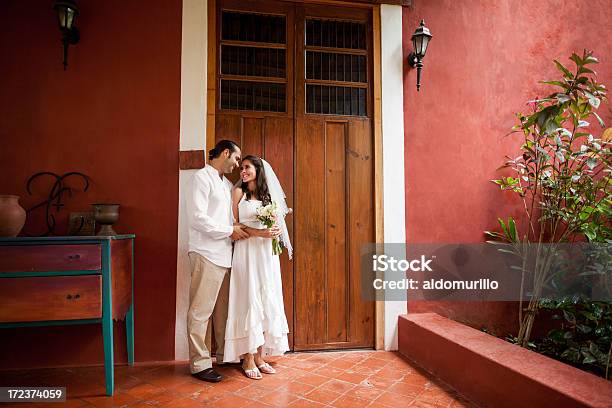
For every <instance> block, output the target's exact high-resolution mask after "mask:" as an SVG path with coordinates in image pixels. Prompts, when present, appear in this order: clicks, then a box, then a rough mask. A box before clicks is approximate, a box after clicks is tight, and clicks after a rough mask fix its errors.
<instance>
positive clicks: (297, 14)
mask: <svg viewBox="0 0 612 408" xmlns="http://www.w3.org/2000/svg"><path fill="white" fill-rule="evenodd" d="M371 13H372V11H371V10H370V9H366V8H364V9H346V8H344V7H342V8H338V7H332V6H328V5H325V6H321V5H305V4H301V3H293V2H283V1H275V2H267V1H266V2H264V1H256V2H255V1H253V2H248V1H235V0H224V1H220V2H219V3H217V15H216V28H217V54H216V61H217V64H216V65H217V66H216V70H217V71H216V112H215V138H216V139H217V140H221V139H230V140H234V141H235V142H236V143H238V144H239V145H240V147H241V150H242V154H243V156H245V155H247V154H254V155H257V156H260V157H263V158H265V159H266V160H267V161H268V162H270V164H271V165H272V166H273V168H274V169H275V171H276V173H277V175H278V177H279V179H280V181H281V183H282V185H283V188H284V190H285V193H286V195H287V201H288V204H289V206H290V207H291V208H293V213H292V214H291V215H289V216H288V217H287V224H288V228H289V233H290V235H291V237H292V244H293V247H294V251H295V252H294V258H293V260H291V261H290V260H289V259H288V258H287V254H283V255H282V256H281V268H282V278H283V292H284V301H285V312H286V315H287V320H288V323H289V327H290V331H291V333H290V336H289V339H290V344H291V346H292V348H293V349H294V350H313V349H341V348H356V347H373V346H374V303H373V302H371V301H367V300H364V299H362V297H361V281H360V250H361V246H362V245H363V244H366V243H369V242H373V241H374V175H373V171H374V167H373V132H372V112H373V98H372V82H373V81H372V17H371ZM232 176H233V177H234V180H237V178H238V172H236V174H234V175H232Z"/></svg>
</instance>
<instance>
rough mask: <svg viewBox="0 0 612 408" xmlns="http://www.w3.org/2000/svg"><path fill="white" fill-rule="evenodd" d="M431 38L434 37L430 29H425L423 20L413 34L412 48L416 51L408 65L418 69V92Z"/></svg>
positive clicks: (409, 59) (410, 56)
mask: <svg viewBox="0 0 612 408" xmlns="http://www.w3.org/2000/svg"><path fill="white" fill-rule="evenodd" d="M431 37H433V36H432V35H431V33H430V32H429V28H427V27H425V20H421V24H420V25H419V27H418V28H417V29H416V30H414V34H412V47H413V50H414V51H412V52H411V53H410V55H409V56H408V64H410V66H411V67H412V68H414V67H416V69H417V85H416V86H417V91H419V90H420V89H421V69H422V68H423V58H425V53H426V52H427V46H428V45H429V40H431Z"/></svg>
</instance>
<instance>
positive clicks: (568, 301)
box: [537, 296, 612, 379]
mask: <svg viewBox="0 0 612 408" xmlns="http://www.w3.org/2000/svg"><path fill="white" fill-rule="evenodd" d="M540 307H541V308H542V309H546V310H550V311H552V312H553V313H554V314H553V319H556V320H559V321H560V322H561V324H560V327H559V328H556V329H553V330H551V331H550V332H549V333H548V335H547V336H546V337H544V338H543V339H542V340H541V341H538V342H537V348H538V350H539V351H540V352H541V353H543V354H546V355H548V356H551V357H553V358H556V359H558V360H561V361H565V362H567V363H569V364H571V365H574V366H577V367H579V368H586V369H588V370H589V371H593V372H595V373H597V374H599V375H601V376H603V377H604V378H606V379H609V378H610V374H611V373H610V368H611V364H612V360H611V358H612V303H610V302H593V301H590V300H589V299H586V298H584V297H583V296H565V297H562V298H561V299H542V300H541V301H540Z"/></svg>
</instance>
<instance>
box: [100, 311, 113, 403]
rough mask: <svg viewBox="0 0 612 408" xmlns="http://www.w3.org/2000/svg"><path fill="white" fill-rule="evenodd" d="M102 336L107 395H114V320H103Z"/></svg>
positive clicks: (109, 318) (105, 318) (110, 318)
mask: <svg viewBox="0 0 612 408" xmlns="http://www.w3.org/2000/svg"><path fill="white" fill-rule="evenodd" d="M102 336H103V338H104V376H105V378H106V395H113V390H114V388H115V376H114V369H115V357H114V350H113V319H112V317H110V316H108V318H107V317H106V316H105V317H103V318H102Z"/></svg>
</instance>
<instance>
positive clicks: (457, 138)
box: [403, 0, 612, 333]
mask: <svg viewBox="0 0 612 408" xmlns="http://www.w3.org/2000/svg"><path fill="white" fill-rule="evenodd" d="M412 3H413V6H411V7H405V8H404V9H403V19H404V32H403V43H404V56H405V57H406V58H407V56H408V54H409V53H410V51H411V50H412V44H411V40H410V37H411V35H412V33H413V32H414V30H415V28H416V27H417V26H418V23H419V21H420V19H422V18H424V19H425V22H426V25H427V26H428V27H429V28H430V29H431V32H432V34H433V36H434V37H433V40H432V42H431V45H430V48H429V50H428V52H427V56H426V58H425V60H424V64H425V67H424V69H423V75H422V78H423V79H422V82H423V86H422V88H421V92H419V93H417V92H416V86H415V83H416V71H415V70H409V69H408V66H407V65H406V67H405V76H404V112H405V127H404V128H405V144H406V149H405V154H406V159H405V162H406V170H405V171H406V174H405V177H406V237H407V241H408V242H424V243H426V242H470V243H473V242H481V241H483V240H484V236H483V231H484V230H489V229H494V228H496V226H497V224H496V219H497V217H500V216H501V217H508V216H510V215H514V216H516V215H519V214H521V205H520V204H519V203H518V202H516V201H512V200H511V195H508V194H505V193H501V192H500V191H499V189H498V188H497V187H496V186H494V185H493V184H491V183H490V182H488V180H490V179H493V178H497V177H499V175H500V173H497V172H496V171H495V169H496V168H497V167H498V166H499V165H501V164H502V163H503V160H504V156H505V155H506V154H512V153H514V152H516V151H517V150H516V149H517V147H518V145H519V143H518V141H517V139H515V138H512V137H508V138H505V137H504V135H505V134H506V133H508V132H509V130H510V128H511V127H512V126H513V125H514V124H515V116H514V113H515V112H518V111H521V110H526V109H527V106H526V105H525V102H526V101H527V100H530V99H533V98H534V97H536V96H543V95H545V94H546V93H547V92H550V91H547V90H546V88H545V87H543V86H542V85H539V84H538V81H540V80H543V79H551V78H557V77H558V72H557V71H556V69H555V67H554V65H553V63H552V60H553V59H555V58H556V59H559V60H561V61H562V62H564V63H566V62H567V63H570V61H569V60H568V59H567V58H568V57H569V56H570V55H571V53H572V51H576V52H582V49H583V48H588V49H592V50H594V51H595V55H596V56H597V57H598V58H599V59H600V62H601V63H600V64H599V65H598V66H596V67H595V70H596V71H597V72H598V74H599V79H600V81H602V82H603V83H605V84H607V86H608V87H610V86H612V25H611V24H610V21H611V20H612V7H611V6H610V1H609V0H598V1H590V2H588V3H586V2H559V1H554V0H545V1H542V0H528V1H515V0H497V1H489V0H481V1H477V0H466V1H459V2H458V1H452V0H429V1H423V0H416V1H413V2H412ZM599 113H600V114H601V116H602V117H603V118H604V120H605V121H606V122H607V124H608V126H612V113H611V111H610V105H605V106H604V107H603V108H600V111H599ZM593 122H595V121H594V120H593ZM591 131H592V132H593V133H594V134H596V135H600V134H601V132H602V129H601V128H600V127H599V126H598V125H597V126H592V129H591ZM408 310H409V312H417V311H437V312H439V313H441V314H443V315H446V316H449V317H452V318H455V319H457V320H460V321H464V322H468V323H470V324H471V325H473V326H475V327H478V328H480V327H482V326H487V327H490V328H491V327H493V328H495V329H497V330H498V331H500V332H502V333H503V332H506V331H512V330H513V329H514V328H515V327H516V322H517V317H516V311H517V307H516V305H515V304H511V303H497V304H491V305H487V307H482V305H478V304H470V303H456V304H443V303H423V302H410V301H409V304H408Z"/></svg>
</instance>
